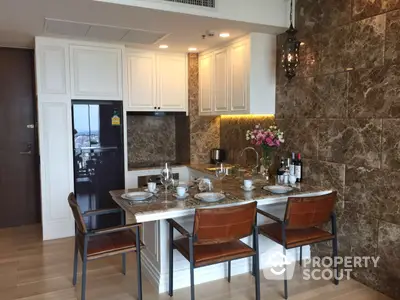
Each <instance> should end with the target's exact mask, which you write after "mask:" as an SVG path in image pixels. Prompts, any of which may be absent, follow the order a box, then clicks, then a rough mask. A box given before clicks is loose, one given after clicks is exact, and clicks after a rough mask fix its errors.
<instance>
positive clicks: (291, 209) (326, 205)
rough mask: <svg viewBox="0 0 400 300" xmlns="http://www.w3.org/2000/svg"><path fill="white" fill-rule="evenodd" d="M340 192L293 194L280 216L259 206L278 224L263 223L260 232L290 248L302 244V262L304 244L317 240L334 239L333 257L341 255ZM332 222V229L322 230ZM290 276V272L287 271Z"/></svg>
mask: <svg viewBox="0 0 400 300" xmlns="http://www.w3.org/2000/svg"><path fill="white" fill-rule="evenodd" d="M336 194H337V193H336V192H332V193H330V194H327V195H321V196H315V197H289V198H288V201H287V204H286V211H285V215H284V217H283V219H282V217H277V216H275V215H274V214H272V213H269V212H267V211H263V210H261V209H257V212H258V213H259V214H260V215H262V216H264V217H267V218H269V219H271V220H272V221H275V223H271V224H264V225H260V226H259V227H258V228H259V232H260V234H262V235H264V236H266V237H268V238H269V239H271V240H273V241H274V242H276V243H278V244H280V245H282V246H283V254H284V255H285V254H286V249H291V248H295V247H300V265H301V264H302V252H303V251H302V249H303V248H302V246H306V245H311V244H314V243H319V242H325V241H332V248H333V257H336V256H337V255H338V249H337V247H338V246H337V228H336V215H335V211H334V209H335V202H336V196H337V195H336ZM329 221H330V223H331V228H332V231H331V232H329V231H326V230H323V229H321V228H322V226H323V225H324V224H326V223H328V222H329ZM334 269H335V275H336V277H335V284H338V283H339V282H338V279H337V272H338V269H337V266H336V265H334ZM285 276H286V273H285ZM284 296H285V299H287V298H288V287H287V279H286V277H285V279H284Z"/></svg>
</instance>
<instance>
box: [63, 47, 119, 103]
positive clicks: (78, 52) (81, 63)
mask: <svg viewBox="0 0 400 300" xmlns="http://www.w3.org/2000/svg"><path fill="white" fill-rule="evenodd" d="M70 55H71V75H72V82H71V87H72V95H71V96H72V98H73V99H88V100H122V98H123V97H122V49H121V48H113V47H105V46H104V47H103V46H80V45H71V46H70Z"/></svg>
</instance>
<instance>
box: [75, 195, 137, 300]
mask: <svg viewBox="0 0 400 300" xmlns="http://www.w3.org/2000/svg"><path fill="white" fill-rule="evenodd" d="M68 204H69V206H70V207H71V210H72V214H73V215H74V219H75V250H74V271H73V276H72V284H73V285H76V281H77V277H78V252H79V253H80V255H81V258H82V288H81V300H85V298H86V273H87V272H86V271H87V263H88V261H90V260H94V259H98V258H102V257H107V256H110V255H117V254H122V273H123V274H124V275H125V274H126V253H128V252H136V263H137V285H138V300H141V299H142V273H141V262H140V261H141V258H140V248H141V246H144V245H143V243H142V242H141V241H140V230H139V228H140V227H141V225H142V224H139V223H137V224H130V225H123V224H122V225H120V226H115V227H109V228H104V229H97V230H88V229H87V228H86V224H85V222H84V219H83V217H92V216H98V215H106V214H110V213H119V214H121V212H122V211H121V209H119V208H111V209H98V210H90V211H87V212H85V213H84V214H82V212H81V210H80V208H79V205H78V203H77V201H76V198H75V195H74V194H73V193H70V194H69V196H68ZM121 216H122V214H121ZM121 223H124V218H121ZM133 229H135V232H133V231H132V230H133Z"/></svg>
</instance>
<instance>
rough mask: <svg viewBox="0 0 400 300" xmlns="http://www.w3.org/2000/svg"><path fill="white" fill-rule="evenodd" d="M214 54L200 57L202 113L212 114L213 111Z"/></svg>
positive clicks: (200, 111)
mask: <svg viewBox="0 0 400 300" xmlns="http://www.w3.org/2000/svg"><path fill="white" fill-rule="evenodd" d="M212 58H213V56H212V55H211V54H210V55H205V56H202V57H200V59H199V100H200V107H199V113H200V115H210V114H211V113H212V106H213V104H212V102H213V99H212V80H213V78H212V70H213V60H212Z"/></svg>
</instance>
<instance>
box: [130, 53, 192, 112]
mask: <svg viewBox="0 0 400 300" xmlns="http://www.w3.org/2000/svg"><path fill="white" fill-rule="evenodd" d="M126 61H127V66H128V79H127V85H128V87H127V90H128V96H127V99H126V101H125V108H126V110H127V111H183V112H186V111H187V106H188V105H187V103H188V82H187V81H188V75H187V57H186V54H164V53H159V52H152V51H145V50H129V51H127V54H126Z"/></svg>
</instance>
